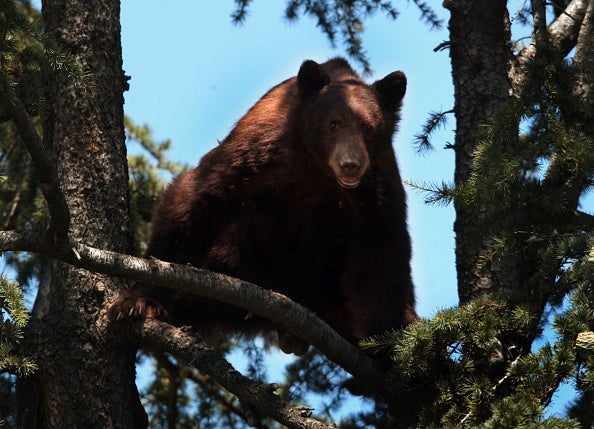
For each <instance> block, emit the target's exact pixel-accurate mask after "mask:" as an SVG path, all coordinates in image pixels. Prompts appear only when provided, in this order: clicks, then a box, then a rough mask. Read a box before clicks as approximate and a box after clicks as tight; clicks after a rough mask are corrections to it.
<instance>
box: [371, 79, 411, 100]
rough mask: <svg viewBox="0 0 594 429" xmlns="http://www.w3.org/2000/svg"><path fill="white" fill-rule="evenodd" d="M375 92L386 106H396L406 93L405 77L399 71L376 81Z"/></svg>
mask: <svg viewBox="0 0 594 429" xmlns="http://www.w3.org/2000/svg"><path fill="white" fill-rule="evenodd" d="M373 87H374V88H375V90H376V91H377V92H378V93H379V94H380V96H381V97H382V101H383V102H385V103H386V104H388V105H394V106H396V105H398V104H399V103H400V101H401V100H402V98H403V97H404V94H405V92H406V76H405V75H404V73H402V72H401V71H395V72H392V73H390V74H389V75H387V76H386V77H384V78H383V79H380V80H378V81H376V82H375V83H374V84H373Z"/></svg>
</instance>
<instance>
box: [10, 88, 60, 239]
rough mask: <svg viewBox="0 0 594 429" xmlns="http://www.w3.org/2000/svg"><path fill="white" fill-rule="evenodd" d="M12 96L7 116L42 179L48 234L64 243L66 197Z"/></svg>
mask: <svg viewBox="0 0 594 429" xmlns="http://www.w3.org/2000/svg"><path fill="white" fill-rule="evenodd" d="M11 98H12V99H11V101H10V102H8V103H7V106H5V107H6V108H7V109H8V111H9V112H10V116H11V118H12V120H13V121H14V123H15V125H16V127H17V130H18V132H19V134H20V136H21V139H22V140H23V142H24V143H25V146H26V147H27V150H28V151H29V154H30V155H31V159H32V160H33V163H34V164H35V168H36V171H37V174H38V175H39V179H40V182H41V183H40V185H39V187H40V189H41V191H42V192H43V195H44V197H45V200H46V201H47V204H48V208H49V211H50V214H51V222H50V228H49V230H50V234H51V237H52V239H53V240H54V242H56V243H58V242H62V243H64V242H66V241H67V235H68V226H69V224H70V212H69V210H68V204H67V203H66V198H65V197H64V194H63V193H62V192H61V190H60V186H59V181H58V173H57V170H56V167H55V164H54V163H53V161H52V160H51V158H50V156H49V154H48V152H47V151H46V150H45V148H44V146H43V142H42V141H41V138H40V137H39V134H37V131H36V130H35V127H34V126H33V123H32V122H31V118H30V117H29V114H28V113H27V111H26V109H25V106H24V105H23V103H22V101H21V100H20V99H19V98H18V97H17V96H16V95H14V96H13V97H11Z"/></svg>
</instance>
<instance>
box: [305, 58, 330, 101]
mask: <svg viewBox="0 0 594 429" xmlns="http://www.w3.org/2000/svg"><path fill="white" fill-rule="evenodd" d="M329 83H330V76H328V73H326V72H325V71H324V69H322V66H321V65H319V64H318V63H316V62H315V61H312V60H306V61H304V62H303V64H301V67H300V68H299V73H298V74H297V85H298V87H299V91H301V92H302V93H304V94H309V93H315V92H319V91H320V90H321V89H322V88H323V87H324V86H326V85H328V84H329Z"/></svg>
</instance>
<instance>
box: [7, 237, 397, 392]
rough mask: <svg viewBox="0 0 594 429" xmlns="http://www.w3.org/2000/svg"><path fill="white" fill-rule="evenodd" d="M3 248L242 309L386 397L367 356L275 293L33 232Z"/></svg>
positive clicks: (184, 267) (11, 239)
mask: <svg viewBox="0 0 594 429" xmlns="http://www.w3.org/2000/svg"><path fill="white" fill-rule="evenodd" d="M68 249H70V250H68ZM5 250H11V251H16V250H22V251H30V252H38V253H42V254H46V255H48V256H51V257H53V258H56V259H59V260H61V261H63V262H66V263H69V264H72V265H75V266H77V267H80V268H85V269H88V270H90V271H94V272H98V273H103V274H108V275H112V276H119V277H125V278H128V279H131V280H136V281H140V282H142V283H143V284H154V285H157V284H158V285H161V286H164V287H170V288H174V289H176V290H180V291H183V292H187V293H192V294H196V295H201V296H205V297H207V298H211V299H215V300H218V301H223V302H226V303H229V304H233V305H235V306H238V307H241V308H245V309H247V310H248V311H250V312H252V313H255V314H258V315H261V316H264V317H266V318H267V319H270V320H272V321H274V322H276V323H279V324H281V325H283V326H285V327H286V328H287V329H289V330H290V331H293V332H296V333H299V334H300V335H301V336H302V337H303V338H304V339H305V340H307V341H308V342H309V343H310V344H312V345H314V346H315V347H317V348H318V349H319V350H321V351H322V352H324V353H325V354H326V356H328V358H329V359H331V360H332V361H334V362H336V363H337V364H338V365H340V366H341V367H343V368H344V369H345V370H346V371H348V372H349V373H351V374H352V375H353V376H355V377H356V378H358V379H360V380H362V381H363V382H365V383H367V384H368V385H369V386H371V387H372V388H374V389H375V390H376V391H377V392H380V393H382V394H386V393H385V386H384V374H383V373H382V372H381V371H380V370H379V368H378V367H377V365H376V363H375V362H374V361H373V360H372V359H371V358H370V357H369V356H368V355H367V354H365V353H364V352H363V351H361V350H359V349H358V348H356V347H355V346H353V345H352V344H351V343H349V342H348V341H346V340H345V339H344V338H342V337H341V336H340V335H338V334H337V333H336V332H335V331H334V330H333V329H332V328H331V327H330V326H329V325H328V324H326V323H325V322H324V321H323V320H321V319H319V318H318V317H317V316H316V315H315V314H314V313H312V312H311V311H309V310H308V309H306V308H305V307H303V306H301V305H299V304H297V303H295V302H293V301H291V300H290V299H289V298H288V297H286V296H284V295H282V294H280V293H277V292H274V291H271V290H266V289H263V288H260V287H258V286H256V285H254V284H251V283H248V282H245V281H242V280H240V279H236V278H233V277H229V276H226V275H223V274H218V273H214V272H211V271H208V270H204V269H199V268H194V267H192V266H189V265H179V264H173V263H169V262H163V261H159V260H156V259H144V258H138V257H133V256H130V255H125V254H121V253H116V252H110V251H106V250H100V249H96V248H93V247H90V246H86V245H84V244H81V243H71V245H70V246H57V245H55V244H53V243H52V242H51V241H48V240H46V238H45V236H44V235H43V234H40V233H39V232H36V231H23V232H20V233H19V232H14V231H1V232H0V251H5Z"/></svg>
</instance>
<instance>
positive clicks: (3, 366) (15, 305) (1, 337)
mask: <svg viewBox="0 0 594 429" xmlns="http://www.w3.org/2000/svg"><path fill="white" fill-rule="evenodd" d="M28 320H29V313H28V311H27V310H26V308H25V303H24V298H23V293H22V290H21V288H20V287H19V286H18V285H17V284H15V283H10V282H8V281H6V279H5V278H4V277H2V276H0V374H2V373H4V372H11V373H14V374H20V375H27V374H30V373H31V372H33V371H34V370H35V368H36V366H35V363H33V362H32V361H31V360H30V359H29V358H26V357H22V356H18V355H17V354H15V353H14V348H15V346H16V344H17V343H18V342H19V340H21V339H22V337H23V328H24V327H25V325H26V324H27V321H28Z"/></svg>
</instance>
